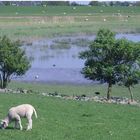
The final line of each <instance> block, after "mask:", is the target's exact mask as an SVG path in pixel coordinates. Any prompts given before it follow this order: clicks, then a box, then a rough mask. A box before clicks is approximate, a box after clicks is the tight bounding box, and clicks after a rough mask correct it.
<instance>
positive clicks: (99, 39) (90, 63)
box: [80, 29, 139, 100]
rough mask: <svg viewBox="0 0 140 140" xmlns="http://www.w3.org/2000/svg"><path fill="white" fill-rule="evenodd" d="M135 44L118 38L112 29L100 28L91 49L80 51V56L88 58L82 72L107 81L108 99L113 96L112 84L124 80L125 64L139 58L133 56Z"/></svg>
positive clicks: (91, 78)
mask: <svg viewBox="0 0 140 140" xmlns="http://www.w3.org/2000/svg"><path fill="white" fill-rule="evenodd" d="M134 46H135V45H134V43H133V42H129V41H127V40H126V39H120V40H116V39H115V34H114V33H113V32H111V31H110V30H106V29H100V30H99V31H98V33H97V36H96V38H95V40H94V41H93V42H92V43H91V45H90V46H89V50H87V51H84V52H81V53H80V58H82V59H85V60H86V61H85V67H84V68H83V69H82V74H84V76H85V78H88V79H90V80H97V81H101V82H103V83H107V84H108V90H107V99H108V100H109V99H110V98H111V92H112V85H114V84H116V83H118V82H120V81H122V80H123V78H122V77H124V74H125V70H126V69H125V65H126V66H127V65H129V66H130V64H134V63H136V60H138V57H136V55H135V57H133V56H134V53H135V54H137V53H136V51H135V49H133V48H135V47H134ZM137 49H138V48H137ZM137 56H139V54H137ZM131 67H132V65H131Z"/></svg>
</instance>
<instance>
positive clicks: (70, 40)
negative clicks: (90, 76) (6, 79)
mask: <svg viewBox="0 0 140 140" xmlns="http://www.w3.org/2000/svg"><path fill="white" fill-rule="evenodd" d="M123 37H125V38H127V39H128V40H132V41H135V42H138V41H140V34H117V35H116V38H123ZM94 38H95V35H90V36H88V35H87V36H72V37H69V36H68V37H56V38H53V39H43V40H39V41H35V42H32V43H29V44H24V45H23V46H22V47H23V49H25V51H26V54H27V56H28V57H29V59H30V60H31V68H30V70H29V71H28V72H27V73H26V75H24V76H22V77H15V78H13V79H14V80H21V81H28V82H46V83H73V84H85V83H91V82H92V81H89V80H87V79H85V78H84V77H83V75H82V74H81V73H80V71H81V69H82V68H83V67H84V60H81V59H79V58H78V55H79V52H81V51H84V50H86V49H88V45H89V44H90V42H91V41H92V40H94Z"/></svg>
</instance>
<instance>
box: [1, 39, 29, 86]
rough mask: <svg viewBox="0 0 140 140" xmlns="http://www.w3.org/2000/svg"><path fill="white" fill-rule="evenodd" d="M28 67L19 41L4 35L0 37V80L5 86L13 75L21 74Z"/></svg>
mask: <svg viewBox="0 0 140 140" xmlns="http://www.w3.org/2000/svg"><path fill="white" fill-rule="evenodd" d="M29 68H30V63H29V61H28V59H27V57H26V56H25V51H24V50H22V49H21V48H20V42H19V41H11V40H10V39H9V38H7V37H6V36H3V37H0V74H1V75H0V76H1V77H0V78H1V79H0V80H1V88H5V87H6V86H7V84H8V82H9V81H10V79H11V76H13V75H17V76H20V75H23V74H25V72H26V71H27V70H28V69H29Z"/></svg>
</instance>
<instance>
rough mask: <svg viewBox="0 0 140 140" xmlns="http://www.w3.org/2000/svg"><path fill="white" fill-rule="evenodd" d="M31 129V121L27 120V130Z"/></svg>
mask: <svg viewBox="0 0 140 140" xmlns="http://www.w3.org/2000/svg"><path fill="white" fill-rule="evenodd" d="M31 129H32V119H31V118H30V119H28V126H27V130H31Z"/></svg>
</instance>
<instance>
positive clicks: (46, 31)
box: [0, 6, 140, 41]
mask: <svg viewBox="0 0 140 140" xmlns="http://www.w3.org/2000/svg"><path fill="white" fill-rule="evenodd" d="M75 8H76V9H73V7H72V6H47V7H39V6H34V7H16V6H1V7H0V35H8V36H9V37H11V38H13V39H20V40H24V41H25V40H26V41H27V40H35V39H39V38H45V37H53V36H60V35H65V36H66V35H72V34H94V33H96V32H97V31H98V30H99V29H100V28H108V29H110V30H112V31H115V32H119V33H139V32H140V28H139V25H140V14H139V13H140V10H139V9H140V8H139V7H100V6H97V7H89V6H77V7H75Z"/></svg>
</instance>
